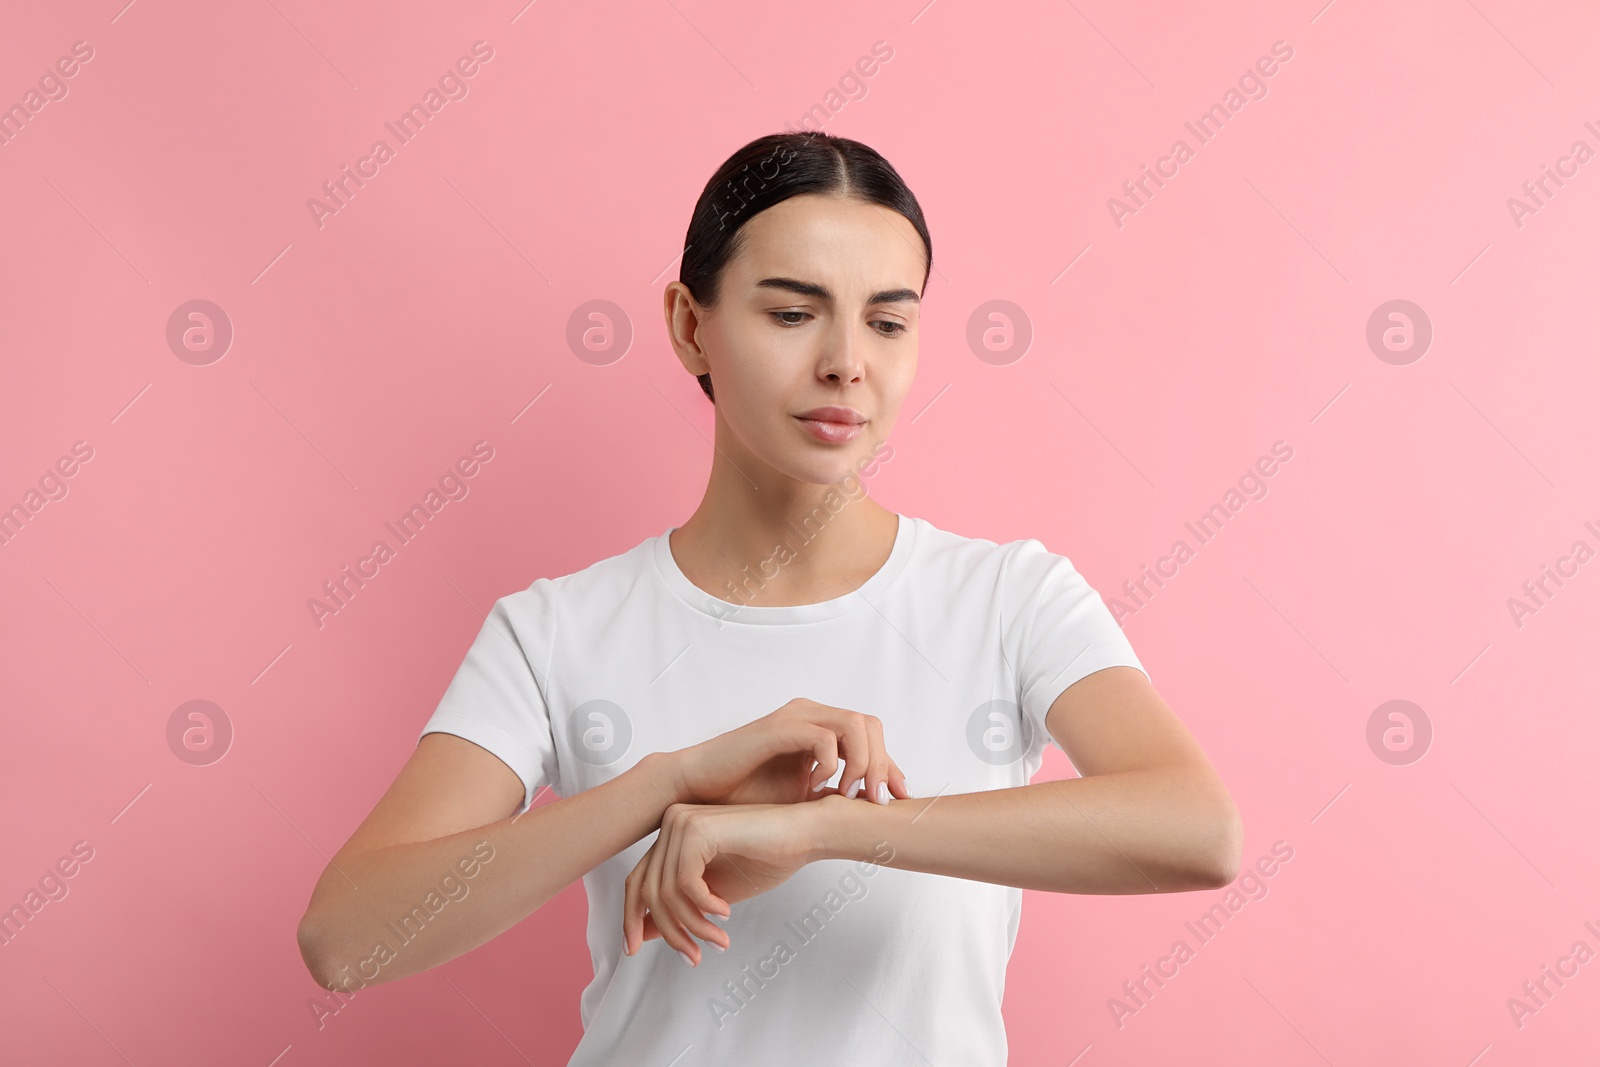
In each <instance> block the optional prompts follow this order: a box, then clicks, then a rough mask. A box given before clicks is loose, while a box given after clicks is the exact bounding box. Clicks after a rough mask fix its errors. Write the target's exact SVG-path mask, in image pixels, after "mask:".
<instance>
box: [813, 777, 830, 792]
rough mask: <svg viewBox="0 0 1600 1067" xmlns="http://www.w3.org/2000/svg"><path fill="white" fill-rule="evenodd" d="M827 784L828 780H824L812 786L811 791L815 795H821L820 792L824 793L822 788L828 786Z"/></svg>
mask: <svg viewBox="0 0 1600 1067" xmlns="http://www.w3.org/2000/svg"><path fill="white" fill-rule="evenodd" d="M827 784H828V780H827V779H826V778H824V779H823V780H822V781H820V782H818V783H817V784H816V785H814V786H812V787H811V791H812V792H813V793H820V792H822V787H823V786H825V785H827Z"/></svg>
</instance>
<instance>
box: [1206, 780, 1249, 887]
mask: <svg viewBox="0 0 1600 1067" xmlns="http://www.w3.org/2000/svg"><path fill="white" fill-rule="evenodd" d="M1199 836H1200V837H1201V839H1202V840H1204V841H1205V842H1206V846H1205V848H1204V849H1203V850H1201V853H1200V855H1199V856H1197V857H1196V860H1195V877H1196V878H1197V879H1199V880H1200V882H1201V888H1205V889H1221V888H1222V887H1223V886H1227V885H1232V884H1233V880H1234V879H1235V878H1237V877H1239V868H1240V865H1241V864H1242V863H1243V856H1244V820H1243V819H1241V818H1240V817H1239V809H1238V807H1237V806H1235V805H1234V803H1233V800H1232V799H1231V798H1229V797H1227V796H1226V795H1224V798H1223V803H1222V804H1220V805H1219V806H1218V807H1217V809H1216V810H1214V811H1213V812H1212V813H1211V814H1210V815H1209V816H1208V817H1207V820H1206V832H1205V833H1204V834H1201V835H1199Z"/></svg>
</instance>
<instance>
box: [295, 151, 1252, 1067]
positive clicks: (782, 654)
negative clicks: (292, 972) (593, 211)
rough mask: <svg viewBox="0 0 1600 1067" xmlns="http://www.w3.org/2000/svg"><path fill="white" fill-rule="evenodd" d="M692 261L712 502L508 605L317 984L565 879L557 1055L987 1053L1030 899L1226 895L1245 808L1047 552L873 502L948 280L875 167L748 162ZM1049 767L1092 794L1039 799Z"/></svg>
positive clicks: (337, 873)
mask: <svg viewBox="0 0 1600 1067" xmlns="http://www.w3.org/2000/svg"><path fill="white" fill-rule="evenodd" d="M684 249H685V251H684V258H683V264H682V268H681V271H680V274H679V280H678V281H676V282H673V283H671V284H670V285H669V286H668V287H667V291H666V293H665V299H664V311H665V317H666V324H667V328H668V332H669V335H670V338H671V341H672V345H673V349H674V351H675V352H676V353H677V357H678V360H679V361H680V362H681V363H682V364H683V366H684V368H685V369H686V370H688V371H689V372H690V373H691V374H694V375H696V376H697V377H698V378H699V381H700V383H701V386H702V388H703V389H704V391H705V394H706V396H707V398H708V399H709V400H710V401H711V402H712V404H713V405H714V409H715V416H716V438H715V450H714V456H713V458H712V466H711V475H710V479H709V482H708V484H707V486H706V491H705V495H704V498H703V499H702V500H701V502H700V506H699V507H698V508H697V509H696V510H695V512H694V514H693V515H691V516H690V517H689V519H688V520H687V521H686V522H684V524H683V525H682V526H674V527H669V528H668V529H667V530H666V531H665V532H664V533H662V534H661V535H660V536H657V537H653V538H650V539H647V540H645V541H644V542H642V543H640V544H639V545H638V546H637V547H635V548H633V549H631V550H629V551H627V552H624V553H622V554H620V555H616V556H612V557H610V558H608V559H604V560H601V561H599V562H598V563H595V564H593V565H592V566H590V567H588V568H586V569H584V570H582V571H578V572H576V573H574V574H569V575H566V576H563V577H558V578H554V579H550V578H539V579H537V580H535V581H534V582H533V583H532V585H530V586H529V587H528V588H527V589H525V590H523V591H521V592H517V593H513V594H511V595H509V596H506V597H502V598H500V599H499V600H497V601H496V602H495V605H494V608H493V610H492V611H491V613H490V615H489V618H488V620H487V621H486V622H485V623H484V625H483V628H482V629H481V631H480V632H479V633H478V636H477V638H476V640H475V641H474V642H473V644H472V646H471V648H470V649H469V650H468V652H467V654H466V658H465V660H464V661H463V663H462V664H461V667H460V669H459V671H458V673H457V674H456V676H455V678H454V679H453V680H452V682H451V684H450V686H449V688H448V689H447V691H446V692H445V694H444V696H443V698H442V700H441V701H440V703H439V705H438V708H437V710H436V711H435V712H434V714H433V716H432V718H431V719H429V721H428V723H427V725H426V727H425V728H424V730H423V732H422V735H421V737H420V738H419V741H418V745H417V748H416V752H415V753H414V754H413V755H412V757H411V759H410V760H409V762H408V763H407V764H406V765H405V767H404V768H403V769H402V770H401V771H400V773H399V775H398V777H397V778H396V780H395V782H394V784H393V785H392V786H391V787H390V788H389V790H388V792H387V793H386V794H385V795H384V796H383V798H382V799H381V800H380V801H379V802H378V805H377V807H376V808H375V809H374V810H373V812H372V814H371V815H369V816H368V817H367V819H366V820H365V821H364V822H363V823H362V824H361V826H360V827H359V828H358V829H357V830H356V832H355V833H354V835H352V837H351V838H350V841H349V842H348V843H347V844H346V845H345V846H344V847H343V848H342V849H341V850H340V851H339V853H338V854H337V855H336V856H335V857H334V860H333V862H332V863H330V864H329V868H328V870H327V871H325V872H324V873H323V876H322V878H321V880H320V881H319V883H318V885H317V887H316V890H315V892H314V893H313V896H312V899H311V903H310V906H309V907H308V908H307V911H306V915H305V918H304V919H303V920H302V922H301V925H300V930H299V936H300V944H301V949H302V953H303V954H304V956H305V959H306V962H307V966H308V967H309V968H310V970H311V972H312V974H313V975H314V976H315V977H316V978H317V980H318V981H319V982H320V983H321V984H322V985H324V986H326V987H328V988H330V989H336V990H343V991H345V992H354V991H355V989H358V988H360V987H362V986H364V985H367V984H373V983H375V982H381V981H389V980H392V979H394V978H399V977H403V976H404V975H407V974H413V973H416V972H418V971H421V970H424V969H426V968H428V967H431V966H434V965H435V964H438V963H441V962H444V961H445V960H449V959H452V958H454V957H456V956H458V955H460V954H462V953H464V952H466V951H468V950H469V949H472V948H474V947H476V946H478V945H480V944H482V943H484V942H485V941H488V940H489V939H491V938H493V937H494V936H496V935H497V934H499V933H501V932H502V931H504V930H505V929H507V928H508V927H510V926H511V925H513V924H514V923H516V922H518V921H520V920H521V919H523V918H525V917H526V916H527V915H529V914H530V913H531V912H533V911H534V910H536V909H537V908H538V907H539V906H540V905H541V904H543V903H544V902H545V901H547V900H549V899H550V898H551V897H552V896H554V895H555V894H556V893H557V892H558V891H560V890H561V889H562V888H563V887H565V886H566V885H568V884H569V883H570V882H572V881H573V880H574V879H576V878H578V877H580V876H581V877H582V878H583V881H584V887H585V889H586V891H587V893H588V899H589V924H588V941H589V946H590V954H591V957H592V959H593V963H594V971H595V977H594V980H593V982H592V983H590V985H589V986H588V987H587V989H586V990H585V991H584V993H583V997H582V1001H581V1014H582V1018H583V1023H584V1028H585V1032H584V1036H583V1039H582V1041H581V1042H580V1043H579V1045H578V1048H577V1051H576V1053H575V1055H574V1056H573V1058H572V1060H571V1061H570V1063H571V1064H574V1065H589V1064H640V1065H660V1067H666V1065H667V1064H668V1063H680V1064H724V1063H726V1064H763V1065H772V1064H778V1065H783V1064H791V1063H793V1064H801V1063H806V1064H810V1063H814V1062H816V1060H817V1059H818V1057H819V1055H826V1054H828V1053H837V1052H845V1053H847V1055H848V1057H849V1059H850V1060H851V1061H852V1062H857V1063H870V1064H875V1065H886V1064H901V1063H906V1064H909V1063H938V1064H946V1063H950V1064H962V1065H967V1067H973V1065H987V1064H1001V1063H1004V1062H1005V1058H1006V1039H1005V1030H1004V1026H1003V1024H1002V1020H1001V1011H1000V1005H1001V995H1002V990H1003V985H1004V979H1005V968H1006V962H1007V959H1008V958H1009V956H1010V953H1011V949H1012V946H1013V944H1014V942H1015V937H1016V930H1017V924H1018V920H1019V907H1020V904H1021V897H1022V893H1021V889H1023V888H1031V889H1041V890H1051V891H1055V892H1063V893H1150V892H1174V891H1182V890H1192V889H1201V888H1207V887H1215V886H1222V885H1226V884H1227V883H1229V882H1231V881H1232V880H1233V877H1234V874H1235V871H1236V868H1237V865H1238V859H1239V851H1240V838H1241V835H1242V829H1241V825H1240V821H1239V816H1238V813H1237V811H1236V810H1235V808H1234V805H1233V803H1232V801H1231V799H1230V797H1229V795H1228V793H1227V790H1226V789H1225V788H1224V787H1223V785H1222V783H1221V782H1220V781H1219V779H1218V777H1217V775H1216V773H1215V772H1214V771H1213V769H1212V767H1211V765H1210V763H1209V762H1208V760H1207V759H1206V757H1205V755H1204V753H1203V752H1202V751H1201V749H1200V747H1199V746H1198V745H1197V744H1196V742H1195V741H1194V739H1193V738H1192V737H1191V736H1190V734H1189V733H1188V732H1187V731H1186V730H1185V728H1184V727H1183V726H1182V725H1181V723H1180V722H1179V721H1178V719H1177V718H1176V717H1175V716H1174V715H1173V713H1172V711H1171V710H1170V709H1169V708H1168V707H1167V705H1166V704H1165V703H1164V702H1163V701H1162V699H1161V698H1160V696H1158V695H1157V694H1156V692H1155V690H1154V689H1153V688H1152V687H1151V684H1150V681H1149V679H1148V678H1147V677H1146V675H1145V673H1144V668H1143V667H1142V665H1141V664H1140V662H1139V660H1138V659H1137V658H1136V657H1135V655H1134V653H1133V649H1132V647H1131V646H1130V645H1129V643H1128V641H1127V639H1126V638H1125V637H1124V636H1123V634H1122V631H1121V629H1120V627H1119V626H1118V625H1117V624H1116V622H1115V621H1114V620H1113V619H1112V617H1111V614H1110V612H1109V611H1108V610H1107V609H1106V607H1105V605H1104V603H1102V602H1101V600H1100V598H1099V596H1098V595H1097V594H1096V593H1095V592H1094V590H1093V589H1091V588H1090V587H1089V585H1088V583H1087V582H1086V581H1085V580H1084V579H1083V577H1082V576H1081V575H1079V574H1078V573H1077V571H1076V570H1075V569H1074V568H1073V566H1072V564H1071V562H1070V561H1069V560H1068V559H1067V558H1066V557H1064V556H1059V555H1055V554H1053V553H1050V552H1049V551H1047V550H1046V549H1045V548H1044V546H1043V545H1042V544H1041V543H1040V542H1038V541H1036V540H1022V541H1012V542H1009V543H1006V544H996V543H995V542H993V541H987V540H982V539H974V538H967V537H963V536H960V535H957V534H954V533H949V532H946V531H943V530H940V529H938V528H936V527H934V526H932V525H931V524H929V523H928V522H926V521H924V520H922V519H918V518H914V517H910V516H906V515H901V514H898V513H896V512H892V511H889V510H887V509H885V508H883V507H882V506H880V505H879V504H878V503H877V502H875V501H874V500H872V499H871V498H870V497H869V496H867V495H866V493H865V490H864V487H863V484H862V480H861V478H862V476H863V474H865V475H866V476H870V475H871V474H872V473H874V471H875V469H876V465H877V464H879V463H882V462H886V461H888V460H890V459H891V458H892V455H893V453H892V450H891V449H889V447H888V443H887V442H888V437H889V434H890V431H891V429H892V428H893V426H894V422H895V419H896V417H897V415H898V414H899V410H900V405H901V402H902V401H903V400H904V398H905V396H906V393H907V391H908V389H909V388H910V386H911V382H912V377H913V375H914V373H915V371H916V360H917V325H918V318H919V306H920V301H921V296H922V294H923V292H924V290H925V288H926V285H927V280H928V273H929V271H930V270H931V267H932V244H931V241H930V239H929V236H928V231H927V227H926V225H925V223H924V221H923V217H922V212H921V209H920V208H919V206H918V204H917V201H916V199H915V198H914V197H913V196H912V195H911V192H910V191H909V190H908V189H907V188H906V186H905V185H904V183H903V182H902V181H901V179H900V176H899V175H898V174H897V173H896V172H895V170H894V168H892V167H891V166H890V165H889V164H888V162H887V161H885V160H884V159H883V158H882V157H881V156H880V155H879V154H878V153H876V152H874V151H873V150H872V149H870V148H868V147H867V146H865V145H862V144H860V143H858V142H855V141H851V140H846V139H843V138H837V137H831V136H827V135H825V134H820V133H790V134H779V135H773V136H768V137H762V138H759V139H757V140H755V141H752V142H751V143H750V144H748V145H746V146H745V147H744V148H742V149H740V150H739V151H738V152H736V153H735V154H734V155H733V156H732V157H731V158H730V159H729V160H728V161H727V162H726V163H724V164H723V166H722V168H721V169H720V170H719V171H718V172H717V173H716V175H714V176H713V177H712V179H711V180H710V182H708V183H707V185H706V187H705V190H704V192H703V193H702V194H701V196H700V200H699V202H698V203H697V204H696V206H695V211H694V215H693V219H692V221H691V223H690V226H689V231H688V233H687V235H686V236H685V241H684ZM713 383H715V389H713ZM1049 743H1055V744H1056V745H1058V746H1059V747H1060V748H1061V749H1062V750H1064V751H1065V752H1066V754H1067V755H1068V756H1069V757H1070V758H1071V760H1072V762H1073V763H1074V765H1075V766H1076V767H1077V769H1078V770H1079V772H1080V773H1081V774H1082V775H1083V777H1081V778H1074V779H1069V780H1067V781H1063V782H1045V783H1040V784H1037V785H1030V784H1028V783H1029V780H1030V779H1031V778H1032V776H1033V775H1034V773H1035V772H1036V771H1037V770H1038V769H1039V766H1040V764H1041V762H1042V758H1043V749H1044V746H1045V745H1046V744H1049ZM908 775H909V777H910V778H911V780H913V781H915V782H916V783H917V784H918V785H919V786H921V787H922V792H923V795H922V796H920V797H919V796H916V795H915V794H914V793H913V791H912V789H911V786H910V785H909V784H908V782H907V776H908ZM547 785H548V786H550V787H551V788H552V789H553V790H554V792H555V794H556V795H557V796H558V797H559V798H560V799H558V800H555V801H554V802H553V803H549V804H545V805H541V806H540V807H539V808H537V809H530V805H531V804H532V801H533V799H534V796H535V794H536V793H538V792H539V791H540V790H541V789H542V788H543V787H545V786H547ZM933 875H942V876H945V877H931V876H933ZM357 887H359V889H358V888H357ZM441 890H442V891H443V894H444V895H442V896H441ZM712 917H715V918H716V919H717V920H718V921H713V918H712ZM719 923H720V925H719ZM424 929H425V931H426V936H421V933H422V931H423V930H424ZM705 945H710V946H711V947H712V949H713V950H715V951H713V952H710V953H706V952H704V951H703V948H704V946H705ZM685 962H687V964H688V966H685ZM819 1046H821V1047H819Z"/></svg>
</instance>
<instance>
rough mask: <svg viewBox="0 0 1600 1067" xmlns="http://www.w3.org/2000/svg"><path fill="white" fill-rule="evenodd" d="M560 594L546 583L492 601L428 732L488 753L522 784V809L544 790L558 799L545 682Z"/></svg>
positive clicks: (542, 582)
mask: <svg viewBox="0 0 1600 1067" xmlns="http://www.w3.org/2000/svg"><path fill="white" fill-rule="evenodd" d="M553 594H554V589H553V588H552V587H551V585H550V581H549V579H546V578H540V579H538V580H537V581H535V582H534V583H533V585H531V586H529V587H528V588H527V589H525V590H523V591H522V592H519V593H513V594H511V595H510V596H505V597H501V598H500V599H499V600H496V601H495V602H494V607H493V608H491V609H490V611H489V616H488V618H486V619H485V620H484V621H483V626H482V628H481V629H479V631H478V636H477V637H476V638H474V639H473V642H472V645H471V647H470V648H468V649H467V655H466V658H465V659H463V660H462V661H461V666H460V667H458V668H457V669H456V673H455V677H454V678H452V679H451V680H450V685H449V687H448V688H446V689H445V691H444V696H443V697H442V698H440V700H439V706H438V707H437V708H436V709H435V710H434V712H433V716H432V717H431V718H429V719H428V722H427V725H426V726H424V727H423V728H422V733H421V734H418V735H417V740H418V741H419V742H420V741H421V740H422V738H423V737H425V736H427V735H428V734H430V733H446V734H454V735H455V736H457V737H462V738H465V739H466V740H468V741H471V742H472V743H473V744H475V745H479V746H481V747H482V748H486V749H488V750H489V751H490V752H492V753H494V754H495V755H496V756H498V757H500V760H501V761H502V762H503V763H505V765H506V766H508V767H510V768H511V769H512V770H513V771H515V772H516V774H517V777H518V778H521V779H522V787H523V797H522V808H521V810H523V811H526V810H527V809H528V806H529V805H530V804H532V803H533V797H534V794H536V793H538V792H539V790H540V789H542V788H544V787H545V786H546V785H548V786H550V787H551V788H553V789H554V790H555V791H556V793H557V794H558V795H559V794H560V793H561V782H560V777H559V773H558V772H559V768H558V765H557V761H556V746H555V739H554V735H553V733H552V731H551V728H550V708H549V705H548V704H547V703H546V700H545V694H546V692H547V690H546V688H545V679H546V678H547V677H548V676H549V665H550V656H551V650H552V649H553V647H554V636H555V623H556V618H555V601H554V595H553Z"/></svg>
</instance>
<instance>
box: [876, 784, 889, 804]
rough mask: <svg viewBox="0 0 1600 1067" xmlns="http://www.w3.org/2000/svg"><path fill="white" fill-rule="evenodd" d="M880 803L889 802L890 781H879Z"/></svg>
mask: <svg viewBox="0 0 1600 1067" xmlns="http://www.w3.org/2000/svg"><path fill="white" fill-rule="evenodd" d="M878 803H879V804H887V803H889V783H888V782H879V783H878Z"/></svg>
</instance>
